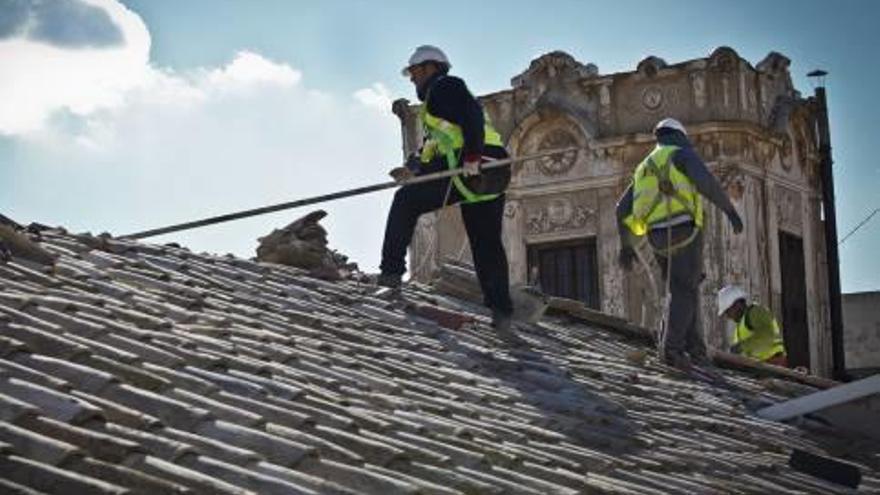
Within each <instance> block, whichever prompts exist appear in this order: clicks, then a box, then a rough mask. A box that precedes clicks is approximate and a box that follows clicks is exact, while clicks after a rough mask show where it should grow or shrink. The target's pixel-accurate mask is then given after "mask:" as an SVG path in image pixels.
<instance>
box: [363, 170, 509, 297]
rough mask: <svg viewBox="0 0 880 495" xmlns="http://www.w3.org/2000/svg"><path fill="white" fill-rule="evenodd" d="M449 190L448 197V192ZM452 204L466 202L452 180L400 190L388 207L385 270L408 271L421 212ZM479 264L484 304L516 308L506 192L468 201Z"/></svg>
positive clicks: (466, 216) (467, 220) (467, 221)
mask: <svg viewBox="0 0 880 495" xmlns="http://www.w3.org/2000/svg"><path fill="white" fill-rule="evenodd" d="M447 190H448V196H449V197H448V199H446V197H447ZM444 199H446V204H450V205H451V204H456V203H460V202H461V200H462V197H461V195H460V194H459V192H458V190H457V189H456V188H455V186H454V185H452V186H451V187H450V180H449V179H446V180H436V181H431V182H423V183H420V184H411V185H408V186H403V187H401V188H400V189H398V190H397V193H395V194H394V202H393V203H392V204H391V210H390V211H389V212H388V222H387V223H386V225H385V240H384V242H383V243H382V263H381V264H380V266H379V268H380V269H381V270H382V273H386V274H392V275H402V274H403V273H404V272H405V271H406V262H405V261H404V258H405V257H406V250H407V248H408V247H409V243H410V241H411V240H412V237H413V233H414V231H415V228H416V222H418V220H419V217H420V216H421V215H422V214H424V213H428V212H432V211H434V210H438V209H440V208H442V207H443V206H444V204H443V200H444ZM460 208H461V218H462V220H464V226H465V230H466V231H467V236H468V241H469V243H470V248H471V254H472V255H473V259H474V268H475V269H476V271H477V278H478V279H479V281H480V288H481V289H482V290H483V302H484V304H485V305H486V306H487V307H489V308H490V309H492V310H494V311H498V312H500V313H503V314H511V313H513V303H512V302H511V300H510V287H509V281H508V273H507V255H506V254H505V252H504V245H503V244H502V243H501V222H502V220H503V219H504V195H503V194H502V195H500V196H498V197H497V198H495V199H494V200H492V201H483V202H480V203H462V204H461V205H460Z"/></svg>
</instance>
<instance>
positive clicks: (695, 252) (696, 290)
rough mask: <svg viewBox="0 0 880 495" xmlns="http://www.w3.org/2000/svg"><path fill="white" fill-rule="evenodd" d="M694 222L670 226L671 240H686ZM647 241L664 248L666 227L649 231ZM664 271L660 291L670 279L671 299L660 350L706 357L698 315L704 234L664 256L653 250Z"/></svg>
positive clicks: (693, 356)
mask: <svg viewBox="0 0 880 495" xmlns="http://www.w3.org/2000/svg"><path fill="white" fill-rule="evenodd" d="M694 228H696V227H694V225H693V223H690V224H685V225H676V226H674V227H672V229H671V230H672V242H673V244H675V242H676V241H680V240H682V239H686V238H687V237H688V236H689V235H690V234H691V233H692V232H693V229H694ZM649 235H650V237H649V240H650V242H651V245H652V246H654V247H655V248H661V249H665V247H666V245H667V229H665V228H658V229H654V230H651V232H650V234H649ZM655 257H656V258H657V262H658V263H659V264H660V267H661V270H662V273H663V288H662V290H663V293H664V294H665V291H666V278H667V277H671V278H670V280H669V291H670V294H671V299H672V300H671V302H670V304H669V315H668V316H667V320H666V321H667V324H666V335H665V339H664V341H663V349H664V352H665V353H666V355H667V356H668V355H670V354H671V353H681V352H687V353H688V354H690V356H691V358H695V359H703V358H705V357H706V342H705V341H704V340H703V325H702V319H701V317H700V316H701V315H700V282H702V280H703V234H702V232H698V233H697V236H696V237H695V238H694V240H693V241H691V243H690V244H688V245H687V246H685V247H683V248H680V249H678V250H676V251H674V252H673V253H672V255H671V256H669V257H666V256H663V255H661V254H660V253H655Z"/></svg>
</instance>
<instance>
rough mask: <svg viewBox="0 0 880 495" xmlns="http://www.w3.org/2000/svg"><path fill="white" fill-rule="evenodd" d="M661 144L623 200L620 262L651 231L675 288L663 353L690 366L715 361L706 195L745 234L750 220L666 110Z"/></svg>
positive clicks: (659, 128)
mask: <svg viewBox="0 0 880 495" xmlns="http://www.w3.org/2000/svg"><path fill="white" fill-rule="evenodd" d="M654 136H655V138H656V140H657V145H656V147H655V148H654V149H653V150H652V151H651V153H650V154H648V156H646V157H645V158H644V159H643V160H642V162H641V163H640V164H639V165H638V166H637V167H636V169H635V173H634V174H633V180H632V183H631V184H630V186H629V187H628V188H627V189H626V191H624V193H623V195H622V196H621V198H620V200H619V201H618V203H617V218H618V223H619V231H620V236H621V246H622V247H621V251H620V263H621V265H622V266H623V267H624V268H625V269H629V268H630V267H631V266H632V262H633V259H634V256H635V252H634V249H633V247H632V243H633V239H632V237H633V236H644V235H647V236H648V241H649V243H650V245H651V247H652V248H653V250H654V254H655V257H656V259H657V261H658V263H659V264H660V267H661V268H662V274H663V279H664V282H665V283H666V286H667V287H668V290H669V294H668V295H669V296H670V301H669V310H668V314H667V315H665V317H666V328H665V332H664V334H663V341H662V342H661V345H660V349H661V359H662V360H663V361H664V362H665V363H666V364H669V365H671V366H674V367H677V368H682V369H687V368H690V367H691V365H693V364H698V365H702V364H708V359H707V353H706V344H705V341H704V339H703V331H702V324H701V321H700V294H699V285H700V282H701V281H702V279H703V239H702V229H703V203H702V197H706V198H707V199H708V200H709V201H711V202H712V203H713V204H715V206H717V207H719V208H720V209H721V210H722V211H723V212H724V213H725V214H726V215H727V218H728V220H729V221H730V223H731V225H732V227H733V231H734V233H736V234H739V233H740V232H741V231H742V229H743V224H742V220H741V219H740V217H739V214H737V212H736V208H734V206H733V204H732V203H731V202H730V198H728V197H727V193H726V192H725V191H724V189H723V188H722V187H721V185H720V184H719V183H718V180H717V179H715V176H713V175H712V173H711V172H710V171H709V170H708V169H707V168H706V165H705V164H704V163H703V160H702V159H700V157H699V155H697V153H696V152H695V151H694V149H693V147H692V146H691V143H690V141H689V140H688V137H687V131H686V130H685V127H684V125H682V124H681V122H679V121H678V120H676V119H672V118H665V119H663V120H661V121H660V122H658V123H657V125H656V126H655V128H654Z"/></svg>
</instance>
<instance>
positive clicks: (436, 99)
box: [416, 73, 510, 194]
mask: <svg viewBox="0 0 880 495" xmlns="http://www.w3.org/2000/svg"><path fill="white" fill-rule="evenodd" d="M416 92H417V94H418V97H419V100H421V101H423V102H424V101H426V100H427V105H428V113H430V114H431V115H434V116H435V117H439V118H441V119H443V120H446V121H449V122H452V123H453V124H456V125H458V126H459V127H461V133H462V138H463V139H464V144H463V145H462V149H461V156H460V157H459V163H458V165H459V166H461V162H462V161H464V160H466V159H469V158H470V159H479V157H481V156H487V157H490V158H507V157H508V154H507V150H505V149H504V147H501V146H492V145H489V146H487V145H486V144H485V138H486V135H485V125H486V120H485V117H484V116H483V107H482V105H480V102H479V101H477V99H476V98H474V96H473V95H472V94H471V92H470V91H469V90H468V88H467V85H465V83H464V81H463V80H461V79H460V78H458V77H455V76H450V75H447V74H440V73H438V74H435V75H434V76H433V77H431V78H430V79H428V80H427V81H425V82H424V83H423V84H422V85H421V86H419V87H418V88H417V91H416ZM446 168H447V165H446V163H445V159H443V158H442V157H438V160H437V161H435V162H434V163H432V164H429V165H428V166H427V167H423V168H422V170H421V173H430V172H437V171H440V170H445V169H446ZM509 182H510V166H509V165H508V166H503V167H495V168H491V169H487V170H486V171H484V172H483V173H482V174H480V175H479V176H475V177H469V178H467V179H465V184H466V185H467V186H468V189H470V190H471V191H473V192H475V193H478V194H489V193H499V192H502V191H504V189H506V188H507V184H508V183H509Z"/></svg>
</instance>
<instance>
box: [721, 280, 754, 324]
mask: <svg viewBox="0 0 880 495" xmlns="http://www.w3.org/2000/svg"><path fill="white" fill-rule="evenodd" d="M748 297H749V295H748V294H746V291H744V290H743V289H742V287H740V286H738V285H728V286H727V287H724V288H723V289H721V290H719V291H718V316H721V315H723V314H724V312H725V311H727V310H728V309H730V308H731V307H732V306H733V305H734V303H736V302H737V301H739V300H740V299H746V298H748Z"/></svg>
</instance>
